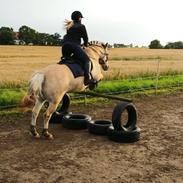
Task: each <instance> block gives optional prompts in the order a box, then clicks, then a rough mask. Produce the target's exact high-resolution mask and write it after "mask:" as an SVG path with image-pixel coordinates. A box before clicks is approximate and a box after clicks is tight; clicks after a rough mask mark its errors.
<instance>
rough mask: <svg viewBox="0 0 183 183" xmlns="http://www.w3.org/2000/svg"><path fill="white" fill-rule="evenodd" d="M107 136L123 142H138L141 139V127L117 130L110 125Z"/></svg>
mask: <svg viewBox="0 0 183 183" xmlns="http://www.w3.org/2000/svg"><path fill="white" fill-rule="evenodd" d="M107 136H108V138H109V139H110V140H112V141H115V142H121V143H132V142H137V141H138V140H139V139H140V128H138V127H136V128H134V129H133V130H129V131H128V130H127V129H126V128H123V130H115V129H114V127H113V126H110V127H109V128H108V130H107Z"/></svg>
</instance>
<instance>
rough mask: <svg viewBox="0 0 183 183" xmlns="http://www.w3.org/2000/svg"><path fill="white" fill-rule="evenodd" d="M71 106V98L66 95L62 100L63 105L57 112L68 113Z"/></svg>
mask: <svg viewBox="0 0 183 183" xmlns="http://www.w3.org/2000/svg"><path fill="white" fill-rule="evenodd" d="M69 106H70V97H69V95H68V94H67V93H66V94H65V95H64V96H63V98H62V105H61V106H60V107H59V108H58V109H57V112H59V113H66V112H68V109H69Z"/></svg>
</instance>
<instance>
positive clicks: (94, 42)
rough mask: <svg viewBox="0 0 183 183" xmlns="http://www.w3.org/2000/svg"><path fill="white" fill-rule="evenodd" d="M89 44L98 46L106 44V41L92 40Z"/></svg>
mask: <svg viewBox="0 0 183 183" xmlns="http://www.w3.org/2000/svg"><path fill="white" fill-rule="evenodd" d="M88 44H89V46H91V45H96V46H102V45H104V43H103V42H100V41H90V42H89V43H88Z"/></svg>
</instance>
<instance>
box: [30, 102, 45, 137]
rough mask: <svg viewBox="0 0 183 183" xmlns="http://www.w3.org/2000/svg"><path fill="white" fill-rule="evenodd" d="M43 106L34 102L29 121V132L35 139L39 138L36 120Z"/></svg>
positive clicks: (41, 103)
mask: <svg viewBox="0 0 183 183" xmlns="http://www.w3.org/2000/svg"><path fill="white" fill-rule="evenodd" d="M42 106H43V102H42V101H40V100H38V99H37V100H36V103H35V105H34V107H33V109H32V119H31V124H30V132H31V134H32V135H33V137H35V138H39V137H40V135H39V133H38V132H37V130H36V120H37V117H38V114H39V112H40V109H41V107H42Z"/></svg>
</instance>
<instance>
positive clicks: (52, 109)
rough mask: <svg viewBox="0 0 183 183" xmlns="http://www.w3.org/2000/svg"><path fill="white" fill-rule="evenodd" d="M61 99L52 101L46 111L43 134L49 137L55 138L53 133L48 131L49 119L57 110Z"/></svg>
mask: <svg viewBox="0 0 183 183" xmlns="http://www.w3.org/2000/svg"><path fill="white" fill-rule="evenodd" d="M59 101H60V100H59ZM59 101H58V102H52V103H51V102H50V103H49V106H48V108H47V110H46V112H45V113H44V129H43V132H42V135H43V136H44V137H45V138H47V139H53V135H52V134H51V133H49V132H48V127H49V120H50V118H51V115H52V114H53V113H54V112H55V111H56V109H57V106H58V104H59Z"/></svg>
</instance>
